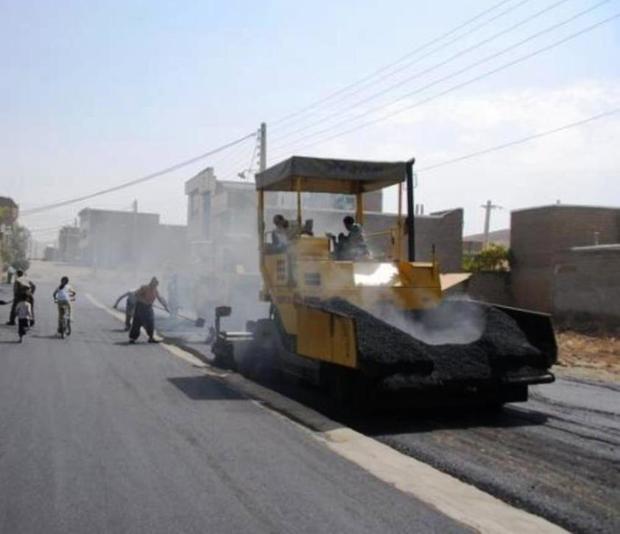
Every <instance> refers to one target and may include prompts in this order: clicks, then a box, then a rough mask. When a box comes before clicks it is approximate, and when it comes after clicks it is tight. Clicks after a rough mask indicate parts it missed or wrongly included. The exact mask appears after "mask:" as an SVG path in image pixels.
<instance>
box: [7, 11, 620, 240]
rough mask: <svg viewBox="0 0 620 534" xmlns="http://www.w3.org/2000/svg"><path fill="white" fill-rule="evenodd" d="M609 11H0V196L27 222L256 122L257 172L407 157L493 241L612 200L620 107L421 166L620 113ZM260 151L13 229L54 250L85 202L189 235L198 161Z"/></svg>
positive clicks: (235, 163) (432, 196) (248, 148)
mask: <svg viewBox="0 0 620 534" xmlns="http://www.w3.org/2000/svg"><path fill="white" fill-rule="evenodd" d="M618 13H620V0H608V1H606V2H605V1H600V0H598V1H597V0H504V1H503V2H500V0H432V1H431V0H417V1H416V2H411V1H406V0H383V1H381V2H378V1H369V0H357V1H340V2H327V1H322V0H313V1H307V2H306V1H296V2H291V1H284V0H282V1H268V0H267V1H262V2H250V1H238V0H232V1H228V2H212V1H208V0H205V1H200V2H198V1H193V2H189V1H181V0H175V1H163V0H150V1H135V0H133V1H132V0H125V1H122V2H121V1H111V0H110V1H106V2H97V1H93V0H90V1H67V0H55V1H51V0H38V1H33V0H11V1H7V0H0V46H1V47H2V50H3V54H2V55H1V56H0V123H1V124H2V127H1V128H0V196H2V195H8V196H11V197H13V198H14V199H15V200H16V201H17V202H18V203H19V204H20V206H21V208H22V209H28V208H35V207H37V206H41V205H45V204H48V203H52V202H55V201H60V200H65V199H69V198H72V197H77V196H80V195H83V194H88V193H91V192H94V191H97V190H100V189H104V188H107V187H111V186H114V185H117V184H120V183H122V182H125V181H129V180H132V179H135V178H138V177H140V176H143V175H146V174H148V173H151V172H154V171H157V170H159V169H162V168H165V167H168V166H170V165H172V164H174V163H176V162H179V161H182V160H186V159H189V158H191V157H193V156H195V155H197V154H201V153H204V152H207V151H208V150H210V149H212V148H217V147H218V146H220V145H223V144H225V143H227V142H229V141H231V140H233V139H236V138H239V137H241V136H243V135H245V134H249V133H252V132H254V131H256V130H257V128H258V127H259V124H260V123H261V122H262V121H265V122H266V123H267V130H268V163H269V164H273V163H277V162H278V161H280V160H282V159H284V158H286V157H288V156H290V155H293V154H300V155H314V156H325V157H343V158H360V159H362V158H363V159H387V160H403V159H409V158H411V157H415V158H416V168H417V169H418V171H417V177H418V187H417V189H416V191H415V195H416V202H419V203H423V204H424V206H425V211H426V212H427V213H428V212H432V211H435V210H444V209H449V208H456V207H462V208H464V209H465V232H466V233H478V232H480V231H482V226H483V218H484V212H483V210H482V208H481V207H480V206H481V204H483V203H484V202H485V201H487V200H492V201H493V202H494V203H495V204H497V205H499V206H501V207H502V209H498V210H495V211H494V212H493V215H492V224H491V226H492V228H493V229H498V228H504V227H507V226H508V225H509V222H510V211H511V210H515V209H520V208H524V207H528V206H536V205H544V204H552V203H556V202H557V201H560V202H562V203H565V204H590V205H606V206H618V205H620V172H619V171H620V151H619V150H618V143H617V139H619V138H620V113H616V114H613V115H610V116H608V117H605V118H601V119H599V120H596V121H593V122H590V123H587V124H584V125H582V126H580V127H576V128H571V129H567V130H565V131H562V132H559V133H556V134H554V135H550V136H548V137H544V138H540V139H537V140H534V141H531V142H529V143H524V144H520V145H517V146H513V147H510V148H507V149H505V150H498V151H495V152H492V153H489V154H487V155H483V156H480V157H476V158H471V159H469V160H465V161H462V162H457V163H453V164H450V165H445V166H442V167H437V168H434V169H430V168H429V167H433V166H435V165H436V164H439V163H442V162H445V161H448V160H452V159H454V158H457V157H460V156H462V155H466V154H469V153H473V152H478V151H480V150H484V149H487V148H489V147H494V146H497V145H501V144H503V143H507V142H510V141H513V140H516V139H520V138H525V137H528V136H531V135H535V134H537V133H540V132H543V131H547V130H551V129H555V128H558V127H561V126H563V125H566V124H570V123H574V122H578V121H581V120H584V119H587V118H589V117H592V116H595V115H598V114H601V113H605V112H608V111H611V110H614V109H619V108H620V61H619V60H618V57H619V52H620V18H616V19H613V20H611V21H608V22H606V23H604V24H602V25H600V26H598V27H595V28H592V27H593V26H594V25H595V24H597V23H599V22H601V21H604V20H606V19H608V18H609V17H612V16H614V15H616V14H618ZM474 17H478V18H476V19H475V20H473V21H471V19H473V18H474ZM468 21H470V22H468ZM455 28H459V29H456V30H455ZM453 30H455V31H453ZM578 32H584V33H583V34H581V35H576V34H577V33H578ZM563 40H564V41H565V42H561V41H563ZM403 57H405V59H402V58H403ZM399 60H400V61H399ZM377 71H379V74H378V75H375V76H374V77H372V75H373V73H376V72H377ZM360 80H365V81H362V82H361V83H356V82H359V81H360ZM346 87H349V89H348V90H346V91H344V92H340V93H338V94H337V95H336V96H335V97H333V98H331V99H327V100H324V101H323V102H321V103H319V104H315V103H316V102H317V101H319V102H320V101H321V100H323V99H325V97H327V96H329V95H331V94H333V93H334V92H337V91H340V90H342V89H343V88H346ZM313 104H314V105H313ZM291 114H294V115H293V116H292V117H290V118H288V119H287V117H289V116H290V115H291ZM282 119H284V120H282ZM356 127H359V128H358V129H354V128H356ZM254 149H255V143H254V140H253V139H250V140H248V141H245V142H244V143H241V144H240V145H237V146H235V147H234V148H231V149H229V150H227V151H224V152H222V153H220V154H217V155H216V156H214V157H213V158H209V159H205V160H203V161H200V162H197V163H195V164H193V165H191V166H188V167H186V168H184V169H182V170H180V171H176V172H174V173H171V174H168V175H166V176H163V177H160V178H158V179H156V180H153V181H151V182H149V183H147V184H142V185H140V186H135V187H132V188H128V189H125V190H123V191H122V192H117V193H114V194H110V195H107V196H102V197H98V198H96V199H93V200H91V201H89V202H83V203H80V204H76V205H72V206H66V207H63V208H59V209H56V210H51V211H48V212H45V213H41V214H38V215H31V216H24V217H23V218H22V223H23V224H26V225H27V226H28V227H29V228H31V229H32V230H33V231H34V235H35V237H36V238H37V239H39V240H42V241H52V240H53V239H54V238H55V236H56V233H57V227H58V226H59V225H62V224H66V223H70V222H71V221H73V220H75V217H76V216H77V213H78V212H79V210H80V209H82V208H84V207H87V206H88V207H103V208H110V209H129V207H130V205H131V203H132V202H133V200H134V199H137V200H138V204H139V208H140V210H143V211H151V212H157V213H160V214H161V218H162V222H166V223H170V224H183V223H185V217H186V197H185V195H184V190H183V183H184V181H185V180H187V179H189V178H191V177H192V176H193V175H195V174H196V173H197V172H198V171H200V170H201V169H202V168H204V167H206V166H214V168H215V172H216V174H217V175H218V177H220V178H224V179H238V178H237V173H238V172H239V171H241V170H244V169H246V168H249V167H250V165H253V166H255V159H253V153H254ZM426 168H429V169H428V170H425V169H426ZM384 205H385V208H386V209H388V210H394V209H395V206H396V204H395V199H394V195H393V193H392V192H389V193H388V194H387V195H386V198H385V202H384Z"/></svg>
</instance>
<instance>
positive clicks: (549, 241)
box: [510, 204, 620, 312]
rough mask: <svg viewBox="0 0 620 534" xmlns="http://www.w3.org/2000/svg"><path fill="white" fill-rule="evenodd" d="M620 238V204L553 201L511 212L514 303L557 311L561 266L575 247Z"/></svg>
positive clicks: (600, 243)
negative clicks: (556, 286)
mask: <svg viewBox="0 0 620 534" xmlns="http://www.w3.org/2000/svg"><path fill="white" fill-rule="evenodd" d="M614 243H620V208H604V207H594V206H571V205H561V204H558V205H552V206H541V207H536V208H527V209H522V210H516V211H513V212H512V213H511V236H510V246H511V251H512V262H511V270H512V273H511V289H512V294H513V296H514V299H515V304H516V305H517V306H519V307H523V308H531V309H535V310H541V311H546V312H552V311H553V285H554V277H555V274H556V266H557V265H559V264H561V263H562V260H563V258H564V257H565V253H566V252H567V251H568V250H570V249H571V248H573V247H585V246H591V245H603V244H614Z"/></svg>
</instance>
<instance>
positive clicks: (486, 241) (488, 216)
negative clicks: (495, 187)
mask: <svg viewBox="0 0 620 534" xmlns="http://www.w3.org/2000/svg"><path fill="white" fill-rule="evenodd" d="M480 207H481V208H483V209H484V210H485V214H484V242H483V244H482V248H483V249H485V248H487V247H488V246H489V231H490V229H491V210H496V209H502V207H501V206H498V205H496V204H493V203H492V202H491V201H490V200H487V202H486V204H483V205H482V206H480Z"/></svg>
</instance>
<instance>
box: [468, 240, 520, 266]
mask: <svg viewBox="0 0 620 534" xmlns="http://www.w3.org/2000/svg"><path fill="white" fill-rule="evenodd" d="M508 266H509V253H508V249H507V248H506V247H503V246H502V245H495V244H493V243H491V244H490V245H488V246H487V247H486V248H485V249H483V250H482V251H481V252H478V253H477V254H471V255H466V256H464V258H463V268H464V269H465V270H466V271H468V272H472V273H473V272H478V271H507V270H508Z"/></svg>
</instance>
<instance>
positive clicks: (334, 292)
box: [263, 235, 441, 367]
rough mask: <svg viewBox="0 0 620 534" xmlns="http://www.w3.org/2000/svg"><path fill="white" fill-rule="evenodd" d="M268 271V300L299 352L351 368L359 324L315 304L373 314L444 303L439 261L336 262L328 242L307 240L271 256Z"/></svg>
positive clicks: (265, 276) (265, 274)
mask: <svg viewBox="0 0 620 534" xmlns="http://www.w3.org/2000/svg"><path fill="white" fill-rule="evenodd" d="M263 266H264V267H263V279H264V284H265V287H264V295H263V297H264V298H265V299H266V300H268V301H270V302H271V303H272V304H273V305H274V306H275V307H276V309H277V310H278V314H279V317H280V318H281V322H282V326H283V327H284V329H285V330H286V333H287V334H289V335H291V336H295V337H296V339H297V352H298V353H299V354H301V355H303V356H306V357H310V358H315V359H319V360H323V361H329V362H331V363H336V364H339V365H343V366H346V367H356V365H357V352H356V350H357V349H356V346H355V325H354V321H353V319H351V318H349V317H346V316H343V315H338V314H336V313H333V312H326V311H324V310H320V309H318V308H316V307H313V303H317V302H320V301H325V300H329V299H330V298H332V297H339V298H343V299H345V300H347V301H349V302H351V303H352V304H355V305H356V306H359V307H360V308H362V309H366V310H367V311H371V310H373V309H376V308H377V307H382V306H390V307H392V308H394V309H400V310H416V309H425V308H431V307H434V306H436V305H437V304H438V303H439V302H440V300H441V283H440V279H439V269H438V265H437V262H428V263H422V262H414V263H410V262H404V261H396V260H395V261H392V262H388V261H372V260H367V261H336V260H333V259H330V255H329V240H328V238H326V237H325V238H323V237H310V236H305V235H301V236H299V238H298V239H297V240H295V241H293V242H292V243H291V245H290V246H289V247H288V250H287V251H286V252H283V253H278V254H266V255H265V256H264V264H263Z"/></svg>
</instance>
